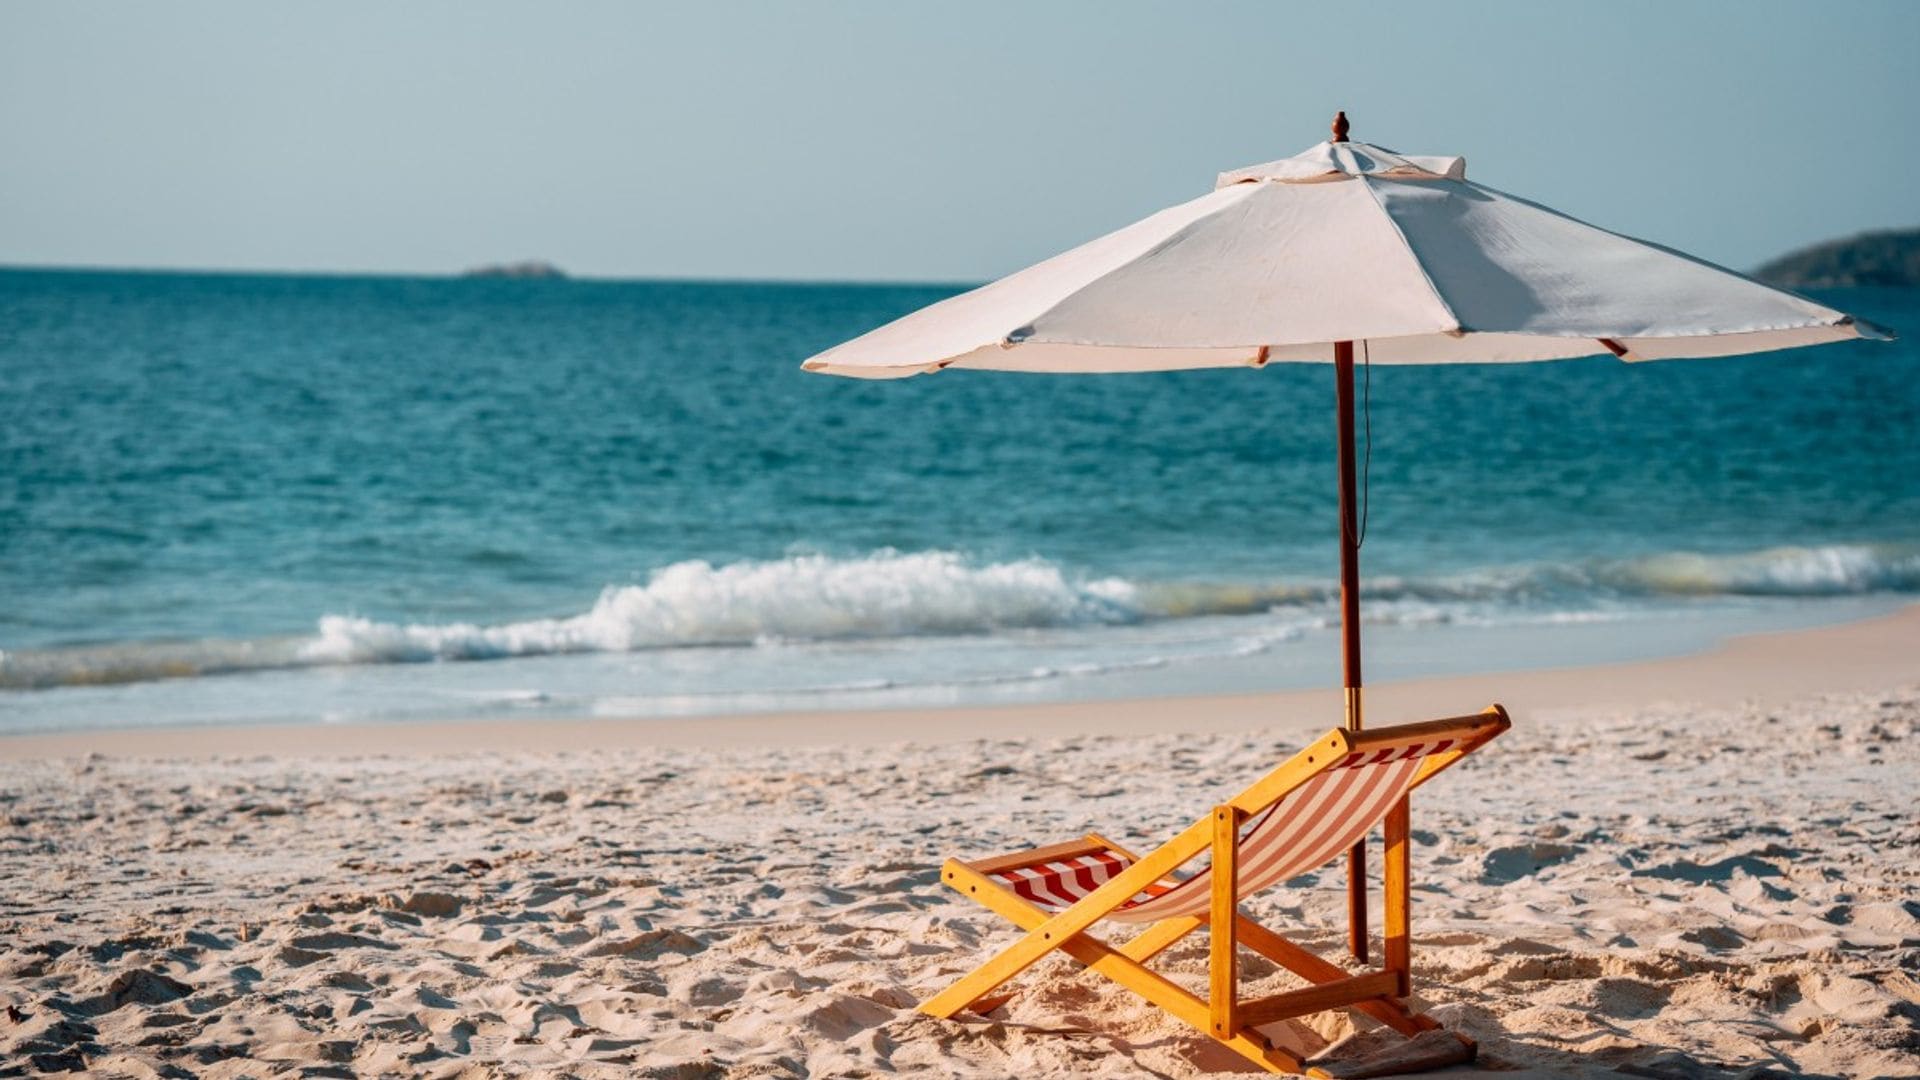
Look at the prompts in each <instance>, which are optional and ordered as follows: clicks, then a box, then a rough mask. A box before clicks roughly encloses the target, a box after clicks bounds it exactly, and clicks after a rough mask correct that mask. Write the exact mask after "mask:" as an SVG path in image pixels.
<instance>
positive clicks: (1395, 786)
mask: <svg viewBox="0 0 1920 1080" xmlns="http://www.w3.org/2000/svg"><path fill="white" fill-rule="evenodd" d="M1453 745H1454V740H1452V739H1440V740H1437V741H1435V742H1431V743H1414V744H1412V745H1409V746H1404V747H1392V748H1389V749H1386V750H1375V751H1371V752H1356V753H1352V754H1348V755H1347V756H1346V757H1344V758H1341V759H1340V760H1339V761H1337V762H1335V763H1333V764H1332V765H1329V766H1327V768H1326V769H1325V770H1323V771H1321V772H1319V773H1317V774H1315V775H1314V776H1313V778H1312V779H1310V780H1308V781H1307V782H1306V783H1304V784H1302V785H1300V786H1299V787H1298V788H1295V789H1294V790H1293V791H1292V792H1290V793H1289V794H1287V795H1286V796H1285V797H1284V798H1282V799H1280V800H1279V801H1278V802H1276V803H1274V804H1273V805H1272V806H1269V807H1267V808H1266V809H1265V810H1263V811H1261V812H1260V813H1259V814H1256V815H1254V816H1253V818H1251V819H1250V820H1249V821H1248V822H1247V824H1246V825H1244V826H1243V827H1242V830H1243V831H1242V832H1241V834H1240V873H1239V894H1240V895H1241V896H1251V895H1253V894H1254V893H1256V892H1258V891H1260V890H1261V889H1264V888H1267V887H1268V886H1270V885H1273V884H1274V883H1276V882H1280V881H1285V880H1287V879H1288V878H1291V877H1296V876H1298V875H1300V874H1303V873H1306V872H1307V871H1309V870H1315V869H1318V868H1319V867H1321V866H1324V865H1325V864H1326V863H1327V862H1328V861H1329V860H1331V859H1332V858H1333V857H1334V856H1336V855H1338V854H1339V853H1340V852H1342V851H1345V850H1347V849H1348V848H1349V847H1352V846H1353V842H1354V841H1356V840H1358V839H1360V837H1362V836H1364V835H1366V832H1367V830H1369V829H1371V828H1373V826H1374V825H1375V824H1377V823H1378V822H1379V821H1380V820H1381V819H1382V818H1384V817H1386V816H1387V811H1388V810H1390V809H1392V808H1393V804H1394V803H1395V802H1397V801H1399V799H1400V797H1401V796H1402V795H1405V794H1406V793H1407V789H1408V788H1409V787H1410V786H1412V784H1413V778H1414V774H1415V773H1416V772H1418V770H1419V768H1420V759H1421V758H1424V757H1427V756H1428V755H1430V754H1438V753H1441V752H1443V751H1445V750H1447V749H1449V748H1451V747H1452V746H1453ZM1132 862H1133V860H1131V859H1130V858H1128V857H1126V856H1125V855H1122V854H1121V853H1119V852H1117V851H1101V852H1095V853H1092V854H1087V855H1080V856H1076V857H1074V858H1070V859H1056V860H1053V861H1051V862H1043V863H1037V864H1035V865H1032V866H1016V867H1008V868H1006V869H1003V870H997V871H994V872H993V873H992V874H991V875H990V876H991V877H993V878H994V879H995V880H997V881H999V882H1000V883H1001V884H1003V885H1005V886H1007V887H1008V888H1010V889H1012V890H1013V891H1014V892H1015V893H1017V894H1018V895H1020V896H1022V897H1024V898H1026V899H1027V900H1029V901H1031V902H1032V903H1034V904H1035V905H1037V906H1039V907H1040V908H1043V909H1045V910H1047V911H1056V912H1057V911H1065V910H1066V909H1067V908H1069V907H1071V906H1073V905H1074V904H1075V903H1078V902H1079V901H1080V900H1081V899H1082V898H1083V897H1085V896H1086V895H1087V894H1088V893H1091V892H1093V891H1094V890H1095V889H1097V888H1099V887H1100V886H1101V885H1104V884H1106V882H1107V881H1108V880H1110V879H1111V878H1113V877H1114V876H1116V875H1118V874H1119V873H1120V872H1121V871H1122V870H1125V869H1126V868H1127V867H1128V866H1130V865H1132ZM1212 877H1213V869H1212V867H1211V866H1208V867H1205V868H1203V869H1201V870H1200V871H1199V872H1198V873H1196V874H1194V875H1192V876H1191V877H1187V878H1184V879H1162V880H1160V881H1158V882H1155V883H1153V884H1152V885H1149V886H1147V888H1146V889H1145V890H1143V891H1141V892H1140V893H1137V894H1135V895H1134V896H1133V898H1132V899H1130V900H1128V901H1127V902H1126V903H1125V904H1122V905H1121V906H1120V907H1118V908H1116V909H1114V910H1113V912H1111V913H1110V914H1109V915H1107V916H1106V917H1107V918H1109V919H1113V920H1115V921H1117V922H1153V921H1155V920H1158V919H1168V918H1173V917H1175V916H1179V915H1204V914H1206V912H1207V908H1208V904H1209V903H1210V895H1209V885H1210V882H1211V880H1212Z"/></svg>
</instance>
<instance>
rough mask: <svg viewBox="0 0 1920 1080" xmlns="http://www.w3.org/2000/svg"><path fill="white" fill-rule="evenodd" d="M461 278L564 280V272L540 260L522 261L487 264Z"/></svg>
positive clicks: (469, 271)
mask: <svg viewBox="0 0 1920 1080" xmlns="http://www.w3.org/2000/svg"><path fill="white" fill-rule="evenodd" d="M460 276H461V277H481V278H564V277H566V276H567V275H566V272H565V271H563V270H561V269H560V268H559V267H557V266H555V265H553V264H552V263H550V262H547V261H545V260H542V259H524V260H522V261H520V262H510V263H489V264H488V265H486V266H476V267H474V268H473V269H471V270H468V271H467V272H466V273H464V274H461V275H460Z"/></svg>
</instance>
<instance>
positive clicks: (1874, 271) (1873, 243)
mask: <svg viewBox="0 0 1920 1080" xmlns="http://www.w3.org/2000/svg"><path fill="white" fill-rule="evenodd" d="M1754 276H1755V277H1757V278H1759V279H1760V280H1761V281H1764V282H1767V283H1768V284H1771V285H1779V286H1782V287H1783V288H1788V289H1830V288H1837V287H1841V286H1846V285H1909V286H1911V285H1920V229H1887V230H1884V231H1880V232H1870V233H1861V234H1860V235H1859V236H1850V237H1847V238H1846V239H1844V240H1829V241H1827V242H1826V243H1824V244H1815V245H1813V246H1812V247H1808V248H1801V249H1800V250H1799V251H1795V252H1792V253H1790V254H1787V255H1782V256H1780V257H1779V258H1777V259H1775V260H1773V261H1772V262H1770V263H1767V264H1766V265H1764V266H1762V267H1761V268H1760V269H1758V270H1756V271H1754Z"/></svg>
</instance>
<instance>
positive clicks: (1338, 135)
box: [1327, 109, 1347, 142]
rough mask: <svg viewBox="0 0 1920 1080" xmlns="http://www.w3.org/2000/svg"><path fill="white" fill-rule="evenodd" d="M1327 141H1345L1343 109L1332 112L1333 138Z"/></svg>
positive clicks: (1344, 114)
mask: <svg viewBox="0 0 1920 1080" xmlns="http://www.w3.org/2000/svg"><path fill="white" fill-rule="evenodd" d="M1327 141H1328V142H1346V141H1347V112H1346V110H1345V109H1342V110H1340V111H1339V112H1337V113H1334V114H1333V138H1331V139H1328V140H1327Z"/></svg>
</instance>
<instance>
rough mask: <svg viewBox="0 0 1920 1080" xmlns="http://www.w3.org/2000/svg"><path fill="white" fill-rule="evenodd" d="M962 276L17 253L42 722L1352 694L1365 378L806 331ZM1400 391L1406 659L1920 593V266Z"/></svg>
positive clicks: (5, 319)
mask: <svg viewBox="0 0 1920 1080" xmlns="http://www.w3.org/2000/svg"><path fill="white" fill-rule="evenodd" d="M956 291H959V287H955V286H935V285H927V286H907V285H853V284H849V285H837V284H779V283H765V284H759V283H710V282H674V281H512V280H468V279H438V278H434V279H429V278H419V279H414V278H391V277H386V278H382V277H325V276H296V275H226V274H187V273H110V272H80V271H73V272H65V271H30V270H10V271H0V732H24V731H51V730H69V729H75V728H101V727H132V726H145V725H183V724H250V723H315V722H340V721H392V722H407V721H417V720H431V719H450V718H486V717H512V718H539V717H559V716H568V717H576V716H619V717H633V718H635V722H644V721H645V718H647V717H657V716H667V715H690V714H696V715H697V714H706V713H725V712H740V711H750V710H776V709H777V710H788V709H794V710H805V709H840V708H859V707H871V706H896V705H934V704H952V703H983V702H999V701H1034V700H1062V699H1097V698H1103V697H1123V696H1124V697H1131V696H1140V695H1158V694H1186V693H1197V692H1207V691H1246V690H1259V689H1276V688H1293V687H1303V686H1314V685H1327V686H1332V685H1336V684H1337V683H1338V679H1339V665H1338V649H1337V641H1336V640H1335V639H1336V634H1335V632H1334V631H1333V629H1332V628H1333V626H1334V618H1335V615H1336V611H1335V607H1334V594H1335V591H1334V582H1335V577H1336V573H1337V557H1336V539H1337V523H1336V517H1335V474H1334V456H1333V455H1334V444H1333V375H1332V370H1331V368H1330V367H1328V366H1325V365H1297V366H1296V365H1274V366H1272V367H1269V368H1267V369H1264V370H1259V371H1251V370H1247V371H1241V370H1234V371H1212V372H1189V373H1174V374H1165V375H1126V376H1103V377H1063V376H1044V375H1004V374H991V373H969V372H962V371H955V372H949V373H945V374H941V375H938V376H932V377H922V378H916V379H910V380H905V381H901V382H881V383H870V382H862V381H851V380H843V379H835V378H829V377H823V376H819V375H808V374H804V373H802V372H801V371H800V370H799V363H800V361H801V360H802V359H804V358H806V357H807V356H809V355H811V354H812V353H814V352H816V351H818V350H820V349H823V348H825V347H827V346H829V345H832V344H835V343H837V342H839V341H841V340H843V339H846V338H849V337H852V336H855V335H857V334H859V333H861V332H863V331H865V330H867V329H870V328H872V327H874V326H876V325H879V324H880V323H882V322H885V321H887V320H889V319H892V318H894V317H897V316H899V315H902V314H905V313H906V312H908V311H910V310H913V309H915V308H917V307H920V306H922V305H924V304H927V303H930V302H932V301H934V300H937V299H940V298H942V297H944V296H948V295H951V294H952V293H954V292H956ZM1817 298H1818V299H1820V300H1821V301H1822V302H1824V303H1828V304H1831V305H1833V306H1835V307H1838V308H1840V309H1842V310H1846V311H1850V312H1853V313H1855V314H1857V315H1860V316H1863V317H1866V318H1869V319H1872V320H1874V321H1876V322H1879V323H1881V324H1883V325H1886V326H1890V327H1893V328H1895V329H1897V330H1900V331H1902V332H1903V334H1905V335H1906V336H1905V337H1904V338H1903V340H1902V341H1900V342H1897V343H1894V344H1891V345H1887V344H1876V343H1864V342H1855V343H1848V344H1844V345H1834V346H1826V347H1822V348H1819V349H1811V350H1799V351H1793V352H1782V353H1774V354H1767V355H1762V356H1756V357H1746V358H1737V359H1727V360H1697V361H1669V362H1661V363H1651V364H1638V365H1626V364H1621V363H1619V362H1617V361H1614V360H1612V359H1590V360H1578V361H1565V362H1558V363H1548V364H1527V365H1511V366H1508V365H1474V366H1455V367H1445V368H1422V367H1411V368H1405V367H1393V368H1384V367H1383V368H1379V369H1375V370H1373V371H1372V372H1371V373H1370V375H1369V376H1368V379H1367V383H1368V392H1367V395H1366V396H1367V399H1368V426H1369V427H1370V429H1371V451H1370V454H1369V463H1368V469H1367V477H1368V483H1367V533H1366V543H1365V547H1364V549H1363V554H1362V563H1363V569H1364V572H1365V574H1366V580H1367V582H1368V585H1367V588H1366V590H1365V612H1366V616H1365V617H1366V623H1367V633H1368V654H1367V671H1368V676H1369V678H1370V679H1371V680H1376V681H1377V680H1382V679H1400V678H1410V677H1416V676H1422V675H1434V674H1446V673H1464V672H1473V671H1488V670H1505V669H1512V668H1523V667H1536V666H1562V665H1570V664H1580V663H1589V662H1600V661H1612V660H1624V659H1632V658H1638V657H1647V656H1658V655H1668V654H1674V653H1681V652H1687V651H1692V650H1697V649H1701V648H1706V647H1709V646H1711V645H1712V644H1713V643H1714V642H1716V641H1718V640H1721V639H1723V638H1725V637H1726V636H1728V635H1731V634H1737V633H1747V632H1754V631H1762V630H1769V629H1782V628H1787V627H1794V626H1804V625H1814V624H1819V623H1826V622H1835V621H1841V620H1845V619H1850V618H1857V617H1862V616H1866V615H1871V614H1874V613H1877V612H1881V611H1886V610H1890V609H1892V608H1894V607H1897V606H1900V605H1902V604H1905V603H1909V602H1912V601H1913V600H1914V599H1915V598H1916V594H1920V438H1917V437H1916V433H1915V432H1916V426H1915V425H1916V418H1920V346H1916V344H1915V339H1914V337H1913V336H1912V335H1911V334H1910V333H1907V331H1908V330H1909V328H1912V327H1915V326H1916V325H1920V318H1917V316H1920V293H1915V292H1911V291H1902V290H1867V289H1860V290H1839V291H1831V292H1823V293H1820V294H1818V295H1817Z"/></svg>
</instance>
